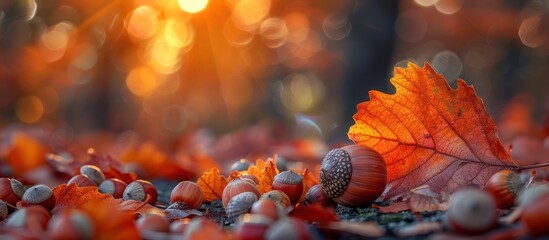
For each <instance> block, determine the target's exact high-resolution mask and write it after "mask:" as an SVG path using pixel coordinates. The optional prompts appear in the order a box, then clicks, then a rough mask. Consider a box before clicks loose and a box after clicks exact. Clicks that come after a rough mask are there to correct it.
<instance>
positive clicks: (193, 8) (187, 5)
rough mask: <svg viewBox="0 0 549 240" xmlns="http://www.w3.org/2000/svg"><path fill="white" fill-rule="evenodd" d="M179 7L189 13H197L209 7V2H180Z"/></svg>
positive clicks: (186, 0) (184, 0)
mask: <svg viewBox="0 0 549 240" xmlns="http://www.w3.org/2000/svg"><path fill="white" fill-rule="evenodd" d="M177 3H179V7H180V8H181V9H182V10H183V11H185V12H188V13H197V12H200V11H202V10H204V8H206V5H208V0H178V1H177Z"/></svg>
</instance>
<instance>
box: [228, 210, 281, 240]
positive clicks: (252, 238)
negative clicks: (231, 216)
mask: <svg viewBox="0 0 549 240" xmlns="http://www.w3.org/2000/svg"><path fill="white" fill-rule="evenodd" d="M271 223H272V220H271V219H269V218H267V217H264V216H262V215H256V214H244V215H242V217H241V218H240V220H239V221H238V223H237V224H236V227H235V229H234V233H235V235H236V236H237V238H238V239H240V240H263V239H264V235H265V232H267V229H269V225H270V224H271Z"/></svg>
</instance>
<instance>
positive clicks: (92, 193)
mask: <svg viewBox="0 0 549 240" xmlns="http://www.w3.org/2000/svg"><path fill="white" fill-rule="evenodd" d="M53 196H54V197H55V208H53V210H52V213H56V212H58V211H60V210H61V209H64V208H79V207H81V206H83V205H84V204H86V203H87V202H89V201H106V202H108V203H110V204H116V200H115V199H114V198H113V197H112V196H111V195H109V194H103V193H100V192H99V191H97V187H79V186H76V184H69V185H67V184H61V185H59V186H57V187H55V188H53Z"/></svg>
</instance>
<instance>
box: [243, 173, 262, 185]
mask: <svg viewBox="0 0 549 240" xmlns="http://www.w3.org/2000/svg"><path fill="white" fill-rule="evenodd" d="M240 179H242V180H251V181H252V182H253V184H255V185H257V184H259V179H257V178H256V177H255V176H254V175H251V174H247V173H246V174H242V175H240Z"/></svg>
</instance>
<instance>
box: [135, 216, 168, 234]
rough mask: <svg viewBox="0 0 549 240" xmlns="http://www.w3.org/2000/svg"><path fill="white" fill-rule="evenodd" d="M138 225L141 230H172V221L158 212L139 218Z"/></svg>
mask: <svg viewBox="0 0 549 240" xmlns="http://www.w3.org/2000/svg"><path fill="white" fill-rule="evenodd" d="M136 226H137V229H139V231H152V232H165V233H167V232H170V223H169V222H168V220H167V219H166V218H164V217H162V216H160V215H157V214H146V215H144V216H142V217H141V218H139V219H137V222H136Z"/></svg>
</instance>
